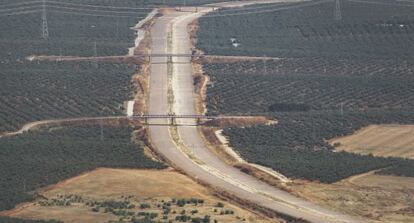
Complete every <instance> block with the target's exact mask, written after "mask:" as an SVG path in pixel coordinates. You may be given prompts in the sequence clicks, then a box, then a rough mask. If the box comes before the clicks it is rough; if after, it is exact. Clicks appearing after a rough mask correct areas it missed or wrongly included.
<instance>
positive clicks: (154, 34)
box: [148, 3, 364, 223]
mask: <svg viewBox="0 0 414 223" xmlns="http://www.w3.org/2000/svg"><path fill="white" fill-rule="evenodd" d="M232 5H237V3H232ZM207 10H210V9H203V11H199V12H171V13H169V14H166V15H163V16H161V17H159V18H156V20H155V23H154V25H153V27H152V29H151V38H152V53H153V54H164V53H179V54H187V53H191V52H190V51H191V49H190V47H191V45H190V40H189V38H188V37H189V35H188V33H187V25H188V24H189V23H190V22H191V21H193V20H194V19H196V18H198V17H199V16H201V15H203V14H204V13H206V11H207ZM186 11H191V10H186ZM169 30H172V32H170V31H169ZM169 34H170V38H169ZM177 62H180V63H177ZM183 62H184V63H183ZM170 66H172V68H171V67H170V69H169V68H168V65H167V58H153V59H152V64H151V76H150V92H149V109H148V113H149V114H167V113H168V112H169V111H170V109H171V108H172V109H173V111H174V112H175V114H177V115H180V114H195V93H194V86H193V78H192V67H191V64H190V58H173V63H172V65H170ZM169 70H170V71H171V70H172V79H171V78H170V81H169V78H168V71H169ZM170 74H171V72H170ZM169 86H170V89H172V90H173V95H174V102H173V105H172V106H171V105H170V106H169V104H168V89H169ZM170 93H171V91H170ZM194 121H195V120H177V122H180V123H181V122H185V123H186V124H192V123H193V122H194ZM149 122H150V124H167V123H168V120H162V119H161V120H150V121H149ZM188 122H190V123H188ZM180 123H179V124H180ZM177 130H178V133H179V137H180V139H181V141H182V143H183V144H184V145H185V147H186V148H187V154H186V153H184V152H183V151H182V150H181V149H180V147H179V146H177V145H176V143H175V141H174V139H173V137H172V136H171V134H170V127H169V126H163V125H150V126H149V133H150V139H151V142H152V143H153V145H154V147H155V149H156V150H157V151H158V152H159V153H160V154H161V155H163V156H164V157H165V158H166V159H168V161H169V162H171V163H172V164H174V166H176V167H178V168H179V169H181V170H182V171H184V172H185V173H186V174H188V175H190V176H192V177H194V178H197V179H198V180H200V181H202V182H205V183H208V184H209V185H212V186H214V187H216V188H219V189H221V190H224V191H227V192H229V193H231V194H232V195H234V196H237V197H240V198H242V199H246V200H249V201H251V202H254V203H256V204H258V205H260V206H263V207H266V208H269V209H272V210H275V211H277V212H279V213H283V214H287V215H290V216H294V217H297V218H303V219H306V220H308V221H310V222H315V223H334V222H347V223H351V222H352V223H354V222H361V223H362V222H364V221H363V220H359V219H356V218H354V217H351V216H346V215H343V214H340V213H336V212H334V211H331V210H328V209H325V208H322V207H320V206H317V205H315V204H312V203H310V202H307V201H305V200H303V199H300V198H298V197H295V196H293V195H291V194H289V193H287V192H285V191H282V190H279V189H277V188H275V187H272V186H270V185H268V184H266V183H264V182H262V181H260V180H258V179H256V178H254V177H251V176H249V175H247V174H244V173H242V172H241V171H239V170H238V169H236V168H234V167H232V166H229V165H227V164H226V163H224V162H223V161H221V160H220V159H219V158H217V157H216V156H215V155H214V154H213V153H212V152H210V151H209V150H208V149H207V148H206V147H205V145H204V143H203V141H202V139H201V136H200V135H199V132H198V130H197V127H195V126H178V127H177ZM188 154H190V155H188Z"/></svg>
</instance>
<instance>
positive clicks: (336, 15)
mask: <svg viewBox="0 0 414 223" xmlns="http://www.w3.org/2000/svg"><path fill="white" fill-rule="evenodd" d="M334 19H335V20H336V21H341V20H342V13H341V2H340V0H336V1H335V12H334Z"/></svg>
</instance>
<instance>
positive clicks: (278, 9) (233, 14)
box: [202, 0, 332, 18]
mask: <svg viewBox="0 0 414 223" xmlns="http://www.w3.org/2000/svg"><path fill="white" fill-rule="evenodd" d="M331 1H332V0H321V1H313V2H309V3H302V4H295V5H287V6H279V5H276V7H277V8H275V9H269V7H271V6H268V7H266V9H264V10H257V11H249V10H256V8H247V9H240V10H242V11H247V12H240V13H228V14H226V13H223V14H220V12H217V14H218V15H217V14H211V15H205V16H203V17H202V18H214V17H226V16H238V15H249V14H265V13H271V12H278V11H285V10H290V9H297V8H303V7H309V6H315V5H319V4H323V3H327V2H331ZM234 11H235V10H232V12H234Z"/></svg>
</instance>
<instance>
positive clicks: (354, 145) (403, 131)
mask: <svg viewBox="0 0 414 223" xmlns="http://www.w3.org/2000/svg"><path fill="white" fill-rule="evenodd" d="M329 142H330V143H331V144H332V145H334V144H338V143H339V146H336V150H338V151H347V152H352V153H359V154H365V155H366V154H372V155H375V156H383V157H389V156H394V157H403V158H410V159H414V125H371V126H368V127H366V128H363V129H361V130H359V131H357V132H356V133H355V134H353V135H350V136H344V137H340V138H336V139H332V140H330V141H329Z"/></svg>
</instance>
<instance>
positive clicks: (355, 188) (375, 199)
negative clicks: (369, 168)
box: [292, 172, 414, 223]
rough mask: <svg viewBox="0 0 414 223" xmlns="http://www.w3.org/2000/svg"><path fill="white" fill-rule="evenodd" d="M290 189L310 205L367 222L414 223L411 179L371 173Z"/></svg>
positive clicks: (311, 183) (413, 191)
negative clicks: (328, 208)
mask: <svg viewBox="0 0 414 223" xmlns="http://www.w3.org/2000/svg"><path fill="white" fill-rule="evenodd" d="M292 189H293V190H294V191H295V192H296V193H299V194H301V195H302V196H303V197H306V198H308V199H309V200H311V201H312V202H315V203H318V204H320V205H323V206H326V207H330V208H333V209H335V210H338V211H341V212H345V213H347V214H349V215H359V216H365V217H366V218H369V219H370V220H369V221H367V222H372V223H379V222H386V223H401V222H414V203H413V200H414V179H413V178H409V177H394V176H382V175H376V174H374V173H372V172H371V173H367V174H361V175H357V176H353V177H350V178H348V179H345V180H343V181H340V182H338V183H334V184H320V183H315V182H305V183H303V184H298V185H295V186H293V187H292Z"/></svg>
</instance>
